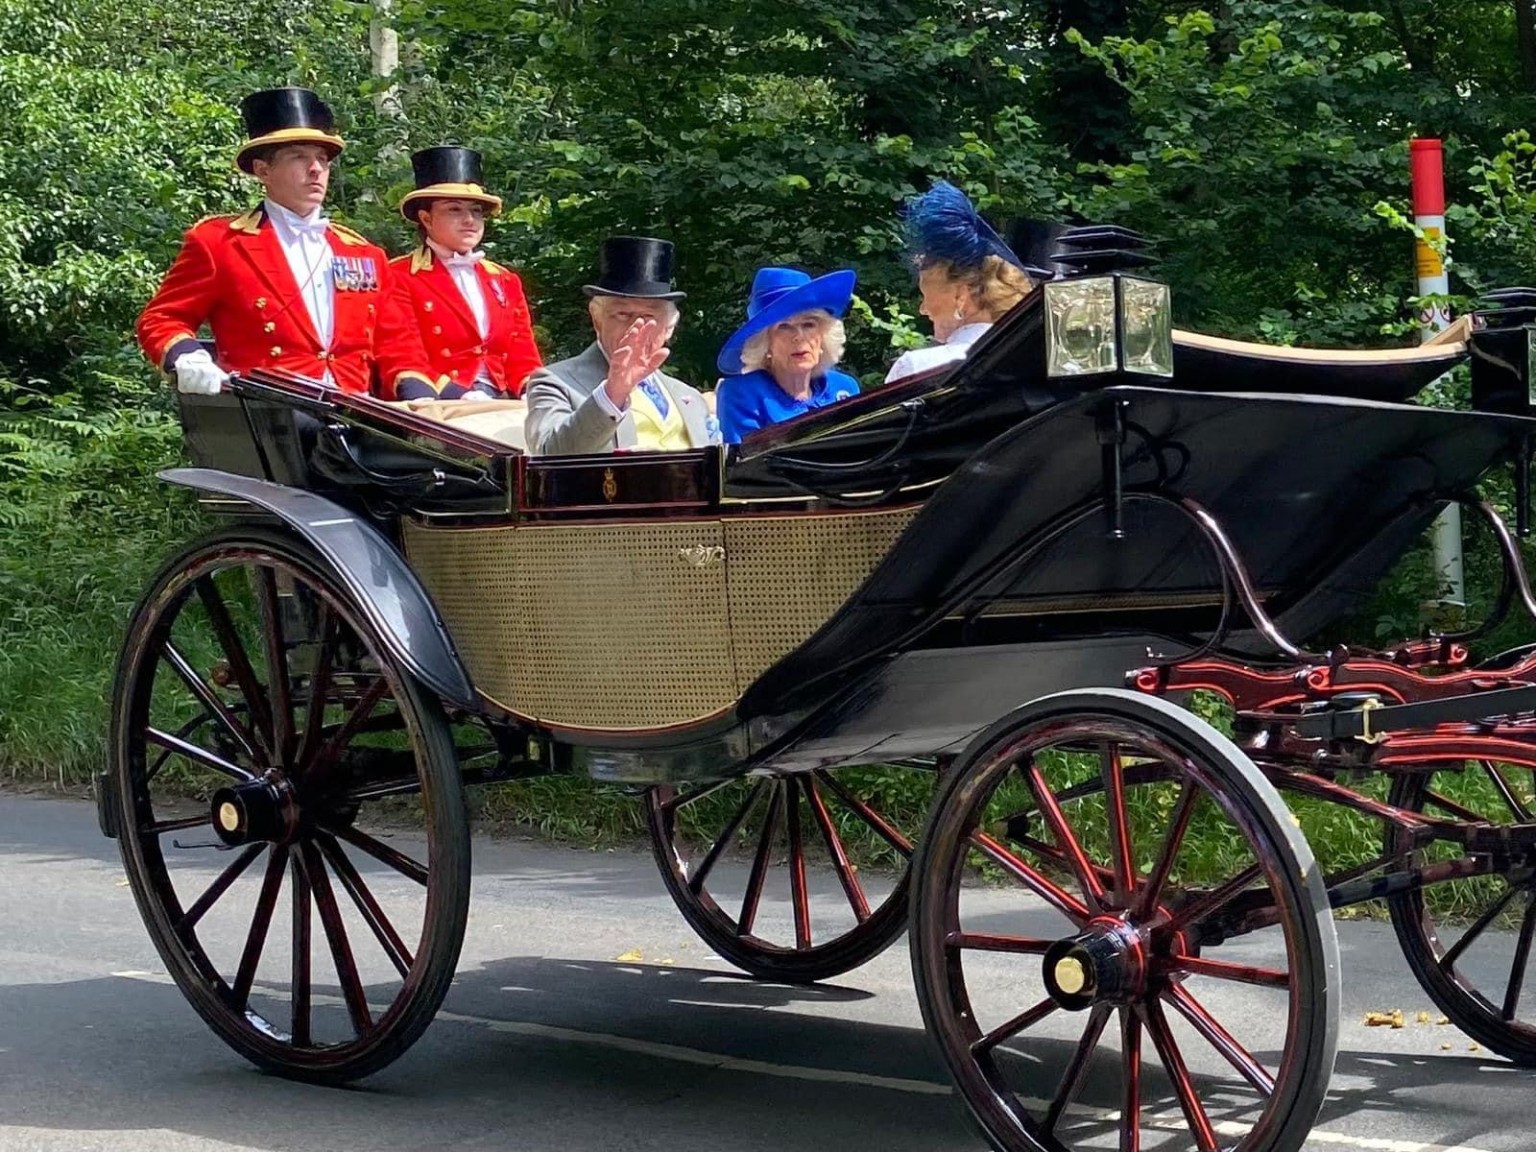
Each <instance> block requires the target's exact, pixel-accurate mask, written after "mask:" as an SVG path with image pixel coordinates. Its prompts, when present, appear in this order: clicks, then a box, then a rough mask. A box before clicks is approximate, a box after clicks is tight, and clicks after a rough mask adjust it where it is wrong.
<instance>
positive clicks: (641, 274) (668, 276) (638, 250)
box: [581, 236, 685, 300]
mask: <svg viewBox="0 0 1536 1152" xmlns="http://www.w3.org/2000/svg"><path fill="white" fill-rule="evenodd" d="M581 290H582V291H583V292H585V293H586V294H587V295H588V296H643V297H647V298H649V299H653V300H681V299H682V298H683V296H684V295H685V294H684V293H682V292H674V291H673V290H672V241H670V240H653V239H651V238H650V237H649V236H610V237H609V238H608V239H606V240H604V241H603V243H602V246H601V247H600V248H598V250H597V281H596V283H593V284H583V285H582V288H581Z"/></svg>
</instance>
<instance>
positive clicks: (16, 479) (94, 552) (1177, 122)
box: [0, 0, 1536, 778]
mask: <svg viewBox="0 0 1536 1152" xmlns="http://www.w3.org/2000/svg"><path fill="white" fill-rule="evenodd" d="M380 7H381V8H383V7H386V6H384V5H380ZM388 7H390V11H391V14H390V18H391V19H392V20H393V22H394V27H395V29H396V30H397V31H398V33H399V35H400V37H401V41H402V53H401V59H402V62H403V63H402V67H401V70H400V71H399V73H398V74H396V75H394V76H392V77H389V78H388V79H387V80H380V79H377V78H374V77H372V76H371V74H370V73H371V69H370V55H369V31H370V22H371V21H372V20H373V19H374V18H375V17H376V16H377V14H378V13H377V12H376V11H375V10H374V8H373V6H371V5H368V4H362V3H356V2H352V0H238V2H237V0H179V2H178V3H176V4H174V5H172V4H170V3H167V2H165V0H154V2H152V3H149V4H142V5H141V4H133V5H123V4H113V3H108V2H107V0H11V2H9V3H7V4H6V5H4V6H3V7H0V122H3V123H5V125H6V131H7V142H6V147H5V148H4V149H0V771H10V772H27V773H38V772H43V773H50V774H61V775H63V776H64V777H66V778H67V777H70V776H78V775H80V774H83V773H84V772H85V771H87V770H88V769H89V767H90V766H91V765H92V764H93V763H95V762H96V761H97V760H98V759H99V756H100V741H101V736H102V732H103V728H104V705H103V700H104V696H105V690H106V678H107V676H108V671H109V665H110V659H111V653H112V651H113V650H114V648H115V645H116V641H117V635H118V630H119V629H120V627H121V623H122V621H123V620H124V619H125V618H126V616H127V614H128V612H129V609H130V605H131V602H132V600H133V598H134V596H135V595H136V593H137V590H138V589H139V588H140V587H141V586H142V584H143V583H144V580H145V579H146V577H147V574H148V572H149V571H150V569H151V568H152V566H153V564H154V563H155V562H156V558H157V557H159V556H160V555H162V554H164V553H165V552H167V551H168V550H169V549H170V548H171V547H172V546H173V545H174V543H175V542H176V541H177V540H178V539H179V538H180V537H182V536H184V535H185V534H186V533H187V532H188V531H189V530H190V527H191V525H192V523H193V519H194V513H193V511H192V509H191V508H190V507H188V506H187V504H186V503H185V502H184V501H182V500H181V499H180V498H179V497H176V496H175V495H173V494H171V493H169V492H168V491H167V490H166V489H165V488H164V487H163V486H160V485H158V484H156V483H155V482H154V480H153V473H154V471H155V470H156V469H157V468H159V467H162V466H164V465H165V464H167V463H169V462H172V461H174V460H175V459H176V456H177V452H178V438H177V435H176V430H175V427H174V425H173V424H172V422H171V419H170V409H169V405H168V402H167V393H166V387H165V385H164V384H163V382H161V381H159V380H158V379H156V378H155V376H154V375H153V373H152V372H151V371H150V370H149V369H148V367H147V366H146V365H144V364H143V363H142V362H141V361H140V359H139V357H138V356H137V354H136V352H135V351H134V350H133V348H132V347H131V342H130V339H129V332H130V328H131V325H132V321H133V317H134V316H135V314H136V312H137V310H138V308H139V307H140V306H141V305H142V302H143V300H144V299H145V297H146V296H147V295H148V293H149V292H150V291H151V290H152V288H153V286H154V284H155V282H156V280H157V278H158V276H159V274H160V272H161V270H162V269H163V268H164V266H165V265H166V264H167V262H168V261H169V259H170V257H171V255H172V253H173V252H174V250H175V246H176V244H177V242H178V240H179V237H180V234H181V232H182V230H184V229H185V227H186V226H188V225H189V224H191V223H192V222H193V221H195V220H197V219H198V218H200V217H202V216H204V215H207V214H209V213H213V212H219V211H229V210H236V209H240V208H243V207H245V206H247V205H248V204H249V202H250V200H251V198H252V195H253V193H252V189H251V187H250V186H249V185H248V184H246V183H245V182H243V181H242V179H241V178H240V177H239V175H238V174H237V173H236V172H235V171H234V170H233V168H232V167H231V165H230V162H229V161H230V156H231V154H232V152H233V149H234V147H235V145H236V143H237V142H238V140H239V138H240V130H239V123H238V117H237V115H236V113H235V104H236V102H237V101H238V98H239V96H240V95H241V94H242V93H243V92H245V91H247V90H249V89H251V88H253V87H257V86H262V85H267V84H274V83H305V84H310V85H312V86H315V87H317V88H319V89H321V90H322V91H323V92H324V93H325V95H326V96H327V98H328V99H329V100H330V101H331V102H332V103H333V104H334V105H335V106H336V108H337V109H338V112H339V115H340V118H341V122H342V129H343V132H344V134H345V135H346V137H347V138H348V140H349V145H350V146H349V148H348V151H347V153H346V155H345V157H344V160H343V162H342V164H341V165H340V166H339V168H338V171H337V175H336V180H335V197H334V201H335V203H334V213H335V214H336V215H337V216H338V217H339V218H344V219H347V220H349V221H350V222H352V223H353V224H354V225H356V226H358V227H360V228H361V229H362V230H364V231H365V232H367V233H369V234H370V235H373V236H375V237H376V238H378V239H380V240H381V241H383V242H385V243H386V244H387V245H389V246H391V247H394V248H396V249H399V248H403V247H404V246H405V244H406V243H407V241H408V237H407V235H406V232H405V229H404V225H403V223H402V222H401V221H400V220H399V218H398V216H397V215H396V214H395V212H394V207H393V205H394V204H395V202H396V200H397V199H398V196H399V194H400V193H401V191H402V189H403V188H404V187H405V186H406V185H407V182H408V177H409V168H408V163H407V156H408V153H409V150H410V149H411V148H413V147H418V146H422V145H426V144H435V143H443V142H463V143H468V144H472V145H474V146H476V147H479V148H480V149H482V150H483V151H484V153H485V154H486V158H487V168H488V175H489V179H490V182H491V183H492V184H493V185H494V186H495V187H496V188H497V189H498V190H500V191H501V192H502V193H503V194H505V195H506V197H507V203H508V211H507V213H506V215H505V216H504V217H503V218H502V220H501V221H500V222H498V224H497V225H496V226H495V229H494V232H493V235H492V237H491V247H492V250H493V251H494V252H495V253H496V255H497V257H498V258H499V259H501V260H503V261H505V262H507V263H509V264H512V265H513V266H515V267H517V268H519V269H521V270H522V271H523V273H524V276H525V279H526V281H527V283H528V285H529V289H530V294H531V297H532V300H533V303H534V308H535V313H536V317H537V320H538V323H539V332H540V339H541V344H542V346H543V348H544V350H545V352H546V354H547V355H559V354H563V353H567V352H569V351H572V350H574V349H575V348H577V347H579V346H580V345H581V344H582V343H583V342H584V341H585V339H586V338H587V333H586V329H585V327H584V322H583V318H582V315H581V306H580V297H579V294H578V293H577V291H576V286H577V285H579V284H580V283H581V282H582V281H583V280H584V279H585V278H586V275H587V272H588V265H589V261H590V258H591V254H592V252H593V251H594V248H595V245H596V243H597V241H598V239H599V238H601V237H602V236H603V235H605V234H609V233H611V232H615V231H629V232H634V231H641V232H651V233H656V234H661V235H665V236H668V237H671V238H672V239H674V240H675V241H676V242H677V243H678V246H679V254H680V266H681V267H680V279H681V281H682V284H683V286H684V287H686V288H687V290H688V292H689V297H688V301H687V311H686V314H685V321H684V324H683V327H682V329H681V332H680V336H679V339H678V342H677V347H676V353H675V361H674V362H675V364H676V365H677V367H678V371H679V373H680V374H681V375H683V376H684V377H685V378H691V379H694V380H696V381H698V382H700V383H703V384H705V385H707V384H708V383H709V382H710V381H711V380H712V378H713V372H712V368H711V365H712V363H713V359H714V351H715V349H716V348H717V347H718V344H719V342H720V341H721V339H723V337H724V336H725V335H726V334H727V333H728V332H729V331H730V330H731V329H732V328H733V327H734V325H735V323H736V322H737V320H738V318H739V316H740V311H741V308H742V306H743V303H744V297H745V290H746V284H747V282H748V279H749V277H750V273H751V271H752V269H753V268H754V267H756V266H758V265H760V264H762V263H766V262H794V263H799V264H803V265H805V266H807V267H809V268H811V269H813V270H822V269H826V268H828V267H832V266H838V265H852V266H854V267H856V268H857V269H858V271H859V273H860V283H861V300H860V303H859V306H858V308H857V309H856V311H855V315H854V317H853V319H852V321H851V323H850V329H851V333H852V341H851V345H850V352H849V357H848V364H849V366H850V367H851V368H852V369H853V370H854V371H856V372H858V373H859V374H861V375H863V376H864V377H865V378H866V380H870V381H877V380H878V379H879V377H880V375H881V373H882V372H883V368H884V366H885V364H886V363H888V362H889V360H890V359H891V357H892V356H894V354H895V352H896V351H897V350H898V348H899V346H901V345H902V344H904V343H906V342H910V341H911V340H912V339H914V338H915V330H916V325H915V324H914V322H913V313H914V312H915V300H914V296H915V294H914V291H913V285H912V280H911V275H910V272H909V270H907V269H906V268H904V267H903V265H902V264H901V262H900V259H899V246H898V235H897V208H898V206H899V204H900V201H901V200H902V198H903V197H905V196H906V195H908V194H910V193H911V192H912V191H913V190H915V189H918V188H921V187H923V186H924V185H925V182H926V180H927V179H928V177H929V176H931V175H944V176H947V177H949V178H950V179H952V180H955V181H956V182H958V183H961V184H963V185H964V186H965V187H966V188H967V189H968V190H969V191H971V193H972V194H973V195H974V196H976V197H977V199H978V200H979V201H980V202H981V203H982V204H983V205H984V206H986V207H987V208H988V209H989V210H991V211H993V212H994V213H996V214H997V215H1000V216H1009V215H1014V214H1030V215H1037V216H1052V217H1059V218H1078V219H1087V220H1095V221H1114V222H1120V223H1125V224H1128V225H1132V226H1134V227H1137V228H1140V229H1142V230H1144V231H1147V232H1150V233H1152V234H1155V235H1156V236H1158V237H1159V238H1160V239H1161V242H1162V243H1161V248H1160V252H1161V253H1162V255H1163V257H1164V272H1165V273H1166V274H1167V276H1168V278H1169V279H1170V281H1171V282H1172V283H1173V284H1174V285H1175V292H1176V295H1175V299H1176V308H1177V309H1178V312H1179V315H1180V319H1181V321H1182V322H1183V323H1185V324H1188V325H1190V326H1193V327H1197V328H1201V329H1205V330H1209V331H1217V332H1221V333H1224V334H1232V335H1244V336H1255V337H1259V338H1264V339H1271V340H1298V339H1299V340H1303V341H1317V342H1344V343H1357V344H1369V343H1380V342H1382V341H1384V340H1391V339H1397V338H1403V339H1411V338H1412V337H1411V334H1410V333H1409V329H1410V327H1411V319H1412V316H1413V314H1414V311H1415V308H1416V302H1415V301H1413V300H1412V294H1413V291H1414V287H1413V280H1412V261H1411V237H1410V235H1409V233H1408V229H1407V226H1406V224H1405V222H1404V220H1403V217H1402V213H1403V212H1405V211H1406V208H1407V204H1406V199H1407V163H1406V151H1407V140H1408V138H1409V137H1410V136H1411V135H1413V134H1415V133H1421V134H1436V135H1440V136H1443V137H1444V138H1445V140H1446V146H1447V177H1448V183H1449V187H1450V193H1451V200H1452V203H1453V205H1454V207H1453V210H1452V213H1451V229H1450V230H1451V233H1452V235H1453V236H1454V237H1456V240H1457V243H1456V245H1455V247H1454V250H1453V255H1454V256H1455V257H1456V258H1457V261H1458V262H1457V265H1456V270H1457V272H1458V274H1459V279H1458V285H1459V288H1460V289H1461V290H1465V291H1468V292H1471V291H1475V290H1477V289H1478V288H1481V287H1486V286H1490V285H1494V284H1504V283H1513V282H1520V281H1528V280H1529V277H1530V275H1531V274H1532V270H1536V212H1533V208H1536V166H1533V152H1536V150H1533V146H1532V144H1531V142H1530V141H1529V139H1528V138H1527V137H1526V136H1525V135H1524V134H1523V133H1521V132H1519V131H1516V129H1517V127H1518V126H1519V125H1521V124H1524V123H1529V122H1530V119H1531V113H1532V112H1533V111H1536V101H1533V99H1532V97H1531V95H1530V92H1531V87H1530V84H1529V82H1528V80H1529V77H1530V76H1531V75H1533V71H1532V69H1533V68H1536V64H1533V62H1531V61H1527V60H1522V59H1521V56H1520V52H1519V50H1518V45H1517V38H1516V36H1515V32H1514V26H1513V18H1512V6H1511V5H1510V4H1509V3H1507V2H1493V0H1487V2H1482V0H1478V2H1471V3H1463V4H1459V5H1456V6H1455V13H1454V14H1452V13H1450V12H1441V11H1440V10H1439V9H1438V8H1437V7H1436V6H1435V5H1433V4H1431V3H1429V2H1428V0H1401V2H1400V3H1396V4H1393V5H1391V6H1390V7H1391V8H1392V10H1393V15H1394V16H1395V17H1399V18H1388V16H1386V15H1382V14H1380V13H1379V12H1377V11H1375V10H1374V9H1376V8H1378V7H1380V6H1377V5H1367V4H1364V3H1354V2H1347V0H1341V2H1336V3H1328V4H1318V3H1302V2H1300V0H1264V2H1260V0H1233V2H1228V3H1212V4H1209V5H1206V6H1205V7H1204V8H1200V7H1198V6H1196V5H1193V4H1190V3H1186V2H1178V0H1165V2H1153V0H1136V2H1132V0H1080V2H1072V3H1068V2H1066V0H1059V2H1044V3H1027V4H1026V3H1022V2H1019V3H1011V2H1008V0H1000V2H998V3H993V4H988V5H981V6H978V5H974V4H970V3H964V2H961V0H774V2H772V3H769V2H767V0H646V2H645V3H638V2H635V0H582V2H580V3H577V2H575V0H556V2H554V3H549V2H546V0H397V2H396V3H394V4H393V5H392V6H388ZM386 84H387V85H389V86H391V91H390V102H389V106H390V107H395V108H398V109H399V112H400V114H399V115H398V116H396V115H392V114H387V113H386V112H381V111H380V110H379V109H378V108H377V107H376V104H375V100H376V97H377V96H378V95H379V94H380V91H381V89H383V88H384V87H385V86H386ZM1459 387H1460V386H1459V385H1458V384H1457V383H1456V382H1454V381H1453V382H1451V383H1449V384H1447V385H1446V386H1443V387H1441V388H1440V389H1438V390H1437V393H1436V395H1437V398H1438V399H1441V400H1445V401H1449V402H1455V401H1456V399H1457V396H1458V390H1459ZM1470 563H1471V567H1472V572H1473V577H1474V584H1475V589H1476V591H1477V594H1478V595H1479V596H1482V595H1484V593H1485V588H1486V579H1485V578H1484V577H1485V574H1486V569H1487V567H1488V561H1487V557H1486V555H1485V553H1484V552H1483V551H1480V550H1477V549H1474V552H1473V555H1472V559H1471V561H1470ZM1422 582H1423V569H1422V565H1420V566H1419V567H1418V568H1414V567H1413V566H1412V565H1410V566H1409V567H1408V568H1405V569H1404V571H1403V572H1402V573H1400V574H1399V575H1398V576H1397V577H1396V578H1395V579H1394V580H1393V581H1392V582H1391V583H1390V584H1389V586H1388V587H1387V588H1385V589H1384V590H1383V596H1382V599H1381V601H1380V603H1379V604H1378V605H1377V607H1376V608H1375V609H1373V612H1372V614H1371V617H1370V618H1369V619H1366V620H1362V621H1357V622H1353V624H1352V625H1351V627H1352V628H1353V629H1354V630H1355V631H1356V632H1357V633H1358V634H1361V635H1367V636H1368V635H1372V634H1374V633H1375V632H1377V631H1378V630H1379V631H1381V632H1382V633H1386V632H1390V631H1394V630H1401V629H1402V628H1410V629H1411V628H1412V627H1413V624H1414V617H1415V616H1416V614H1417V605H1418V602H1419V599H1420V598H1421V594H1422V591H1423V588H1422V587H1421V585H1422ZM1513 637H1515V633H1506V634H1505V635H1504V636H1502V637H1501V638H1500V641H1501V642H1508V641H1511V639H1512V638H1513Z"/></svg>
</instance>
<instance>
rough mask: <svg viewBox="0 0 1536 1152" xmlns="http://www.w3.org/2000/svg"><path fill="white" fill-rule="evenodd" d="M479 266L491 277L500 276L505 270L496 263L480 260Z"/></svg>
mask: <svg viewBox="0 0 1536 1152" xmlns="http://www.w3.org/2000/svg"><path fill="white" fill-rule="evenodd" d="M480 265H481V267H483V268H484V269H485V270H486V271H487V272H489V273H490V274H491V275H492V276H500V275H501V274H502V273H503V272H505V271H506V269H505V268H503V267H502V266H501V265H500V264H498V263H496V261H494V260H482V261H481V262H480Z"/></svg>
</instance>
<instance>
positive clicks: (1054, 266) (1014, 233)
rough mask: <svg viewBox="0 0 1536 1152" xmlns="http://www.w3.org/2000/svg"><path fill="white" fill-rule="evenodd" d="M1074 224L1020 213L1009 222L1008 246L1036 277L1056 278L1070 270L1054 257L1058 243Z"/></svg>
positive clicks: (1044, 278)
mask: <svg viewBox="0 0 1536 1152" xmlns="http://www.w3.org/2000/svg"><path fill="white" fill-rule="evenodd" d="M1071 227H1072V226H1071V225H1070V224H1058V223H1056V222H1055V221H1050V220H1031V219H1030V218H1029V217H1027V216H1021V217H1019V218H1018V219H1016V220H1013V221H1011V222H1010V223H1009V225H1008V247H1010V248H1012V249H1013V251H1014V253H1015V254H1016V255H1017V256H1018V258H1019V263H1021V264H1023V265H1024V270H1025V271H1026V272H1028V273H1029V274H1030V275H1031V276H1033V277H1034V278H1035V279H1036V280H1054V279H1055V278H1056V277H1057V276H1063V275H1066V274H1067V273H1068V272H1069V271H1070V269H1069V268H1068V267H1067V266H1066V265H1065V264H1062V263H1060V262H1059V261H1057V260H1054V259H1052V257H1053V256H1054V255H1055V254H1056V250H1057V248H1058V246H1059V245H1058V244H1057V241H1058V240H1059V239H1060V238H1061V236H1062V235H1063V234H1064V233H1066V232H1068V231H1070V230H1071Z"/></svg>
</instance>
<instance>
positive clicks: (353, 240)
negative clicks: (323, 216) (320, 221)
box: [331, 220, 373, 248]
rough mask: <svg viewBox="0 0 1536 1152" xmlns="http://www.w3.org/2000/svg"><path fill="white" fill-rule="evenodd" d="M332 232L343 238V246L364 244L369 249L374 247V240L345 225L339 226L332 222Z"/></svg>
mask: <svg viewBox="0 0 1536 1152" xmlns="http://www.w3.org/2000/svg"><path fill="white" fill-rule="evenodd" d="M331 231H332V232H334V233H336V235H338V236H340V237H341V242H342V243H343V244H363V245H366V246H367V247H369V248H372V247H373V241H372V240H370V239H368V237H366V236H364V235H362V234H361V233H359V232H354V231H352V229H350V228H348V227H347V226H346V225H345V224H338V223H336V222H335V221H334V220H332V221H331Z"/></svg>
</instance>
